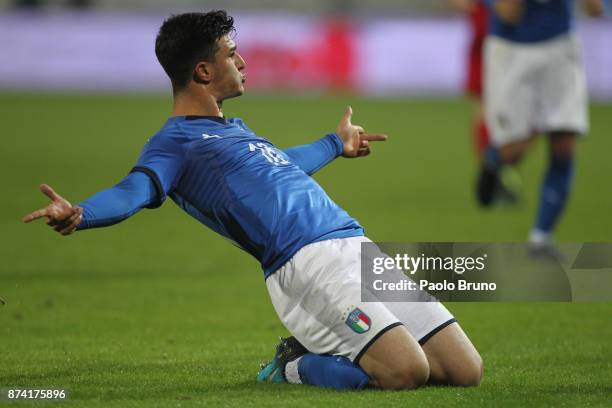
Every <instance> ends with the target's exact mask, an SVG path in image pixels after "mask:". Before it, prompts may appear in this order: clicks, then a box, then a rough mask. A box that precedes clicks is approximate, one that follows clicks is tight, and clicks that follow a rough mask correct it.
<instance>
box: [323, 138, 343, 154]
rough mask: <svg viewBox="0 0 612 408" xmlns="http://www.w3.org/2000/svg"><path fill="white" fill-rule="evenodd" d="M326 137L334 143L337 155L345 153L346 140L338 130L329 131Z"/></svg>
mask: <svg viewBox="0 0 612 408" xmlns="http://www.w3.org/2000/svg"><path fill="white" fill-rule="evenodd" d="M325 139H328V140H329V141H330V142H331V143H332V145H333V147H334V149H335V153H336V155H335V156H336V157H339V156H342V154H343V153H344V141H343V140H342V138H341V137H340V135H339V134H338V133H336V132H334V133H329V134H328V135H326V136H325Z"/></svg>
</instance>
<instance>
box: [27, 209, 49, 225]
mask: <svg viewBox="0 0 612 408" xmlns="http://www.w3.org/2000/svg"><path fill="white" fill-rule="evenodd" d="M46 216H47V209H46V208H41V209H40V210H36V211H34V212H31V213H30V214H28V215H26V216H25V217H23V218H22V220H23V222H25V223H28V222H30V221H34V220H37V219H39V218H42V217H46Z"/></svg>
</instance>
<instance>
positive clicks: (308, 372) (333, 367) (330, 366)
mask: <svg viewBox="0 0 612 408" xmlns="http://www.w3.org/2000/svg"><path fill="white" fill-rule="evenodd" d="M298 372H299V375H300V379H301V380H302V383H304V384H310V385H316V386H318V387H324V388H334V389H336V390H351V389H353V390H356V389H362V388H364V387H365V386H366V385H368V382H369V381H370V378H369V377H368V375H367V374H366V373H365V371H363V370H362V369H361V367H359V366H358V365H356V364H353V363H352V362H351V361H350V360H349V359H348V358H346V357H338V356H330V355H319V354H313V353H307V354H304V355H303V356H302V357H301V358H300V360H299V362H298Z"/></svg>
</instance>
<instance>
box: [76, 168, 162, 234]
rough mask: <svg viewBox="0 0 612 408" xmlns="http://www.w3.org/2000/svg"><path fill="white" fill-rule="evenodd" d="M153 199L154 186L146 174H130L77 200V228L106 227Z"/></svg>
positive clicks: (133, 212)
mask: <svg viewBox="0 0 612 408" xmlns="http://www.w3.org/2000/svg"><path fill="white" fill-rule="evenodd" d="M155 200H157V192H156V187H155V185H154V184H153V181H152V180H151V178H150V177H148V176H146V175H145V174H142V173H138V172H136V173H130V174H129V175H127V176H126V177H125V178H124V179H123V180H121V181H120V182H119V183H118V184H117V185H115V186H114V187H111V188H109V189H106V190H103V191H100V192H99V193H96V194H95V195H93V196H91V197H90V198H88V199H86V200H84V201H82V202H81V203H79V204H78V205H79V207H81V208H83V220H82V221H81V223H80V224H79V225H78V227H77V229H79V230H83V229H89V228H97V227H106V226H109V225H113V224H116V223H118V222H120V221H123V220H124V219H126V218H128V217H130V216H131V215H133V214H135V213H137V212H138V211H140V210H141V209H142V208H144V207H146V206H148V205H149V204H150V203H152V202H154V201H155Z"/></svg>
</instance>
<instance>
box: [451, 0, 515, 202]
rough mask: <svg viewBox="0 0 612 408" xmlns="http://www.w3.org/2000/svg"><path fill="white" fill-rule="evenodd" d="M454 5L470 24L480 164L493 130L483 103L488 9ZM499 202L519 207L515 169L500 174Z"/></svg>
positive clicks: (460, 0)
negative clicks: (490, 130) (490, 128)
mask: <svg viewBox="0 0 612 408" xmlns="http://www.w3.org/2000/svg"><path fill="white" fill-rule="evenodd" d="M450 4H451V6H452V7H453V8H454V9H456V10H458V11H460V12H462V13H463V14H464V15H465V16H466V17H467V19H468V21H469V26H470V44H469V47H468V50H467V58H466V60H467V65H466V71H465V83H464V88H465V92H466V94H467V95H468V96H469V97H470V99H471V101H472V103H473V105H474V113H473V117H472V140H473V145H474V151H475V152H476V157H477V158H478V160H479V161H480V160H481V158H482V155H483V153H484V151H485V149H486V147H487V146H488V145H489V129H488V127H487V123H486V120H485V116H484V109H483V103H482V94H483V81H484V72H483V71H484V67H483V65H484V62H483V59H484V57H483V54H484V42H485V38H486V36H487V33H488V28H489V27H488V21H489V19H488V15H487V14H488V10H487V6H486V4H485V2H484V1H483V0H450ZM499 179H500V182H499V185H498V187H497V189H498V191H497V194H496V201H497V202H500V203H504V204H516V203H517V202H518V200H519V197H518V194H517V191H518V188H517V187H518V185H519V184H520V176H519V175H518V173H517V172H516V170H515V169H514V167H512V166H508V167H507V168H505V169H504V170H503V172H502V173H501V174H500V178H499Z"/></svg>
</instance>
